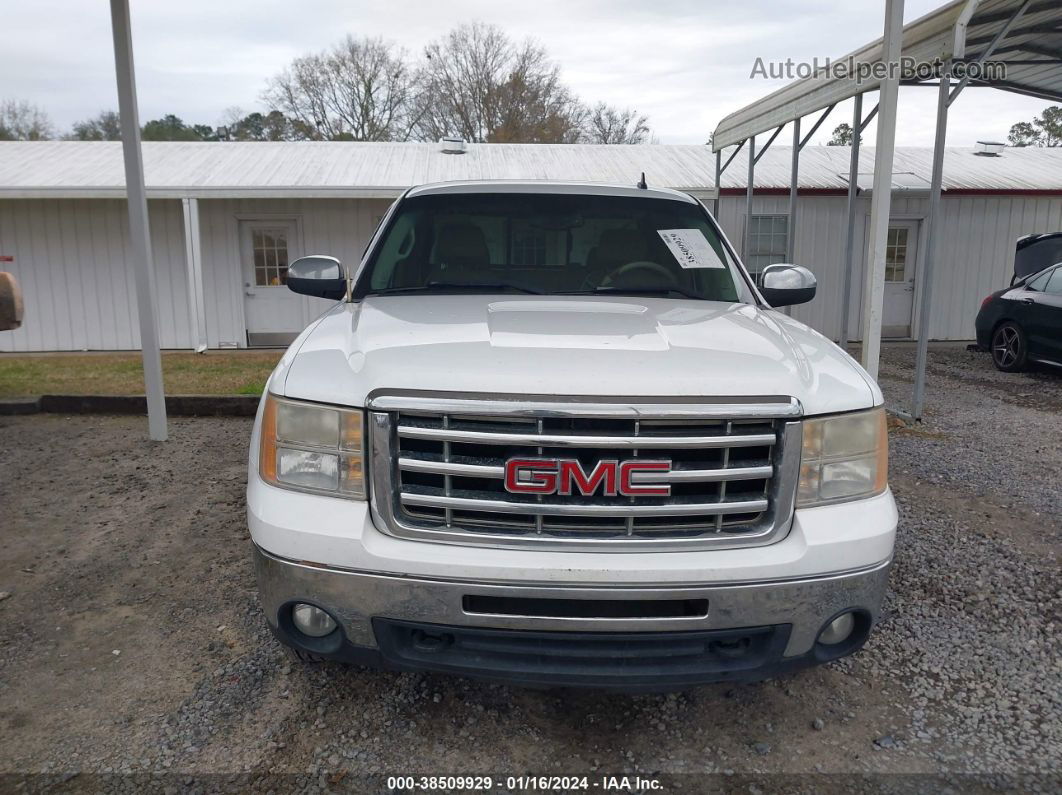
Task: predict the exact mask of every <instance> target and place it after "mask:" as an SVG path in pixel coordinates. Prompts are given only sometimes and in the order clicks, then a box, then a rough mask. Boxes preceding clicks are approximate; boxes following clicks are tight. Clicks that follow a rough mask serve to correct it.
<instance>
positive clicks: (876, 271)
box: [863, 0, 903, 378]
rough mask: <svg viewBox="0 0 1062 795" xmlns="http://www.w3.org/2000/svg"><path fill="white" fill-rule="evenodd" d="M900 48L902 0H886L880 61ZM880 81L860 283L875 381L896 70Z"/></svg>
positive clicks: (867, 360) (868, 362)
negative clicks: (867, 244) (866, 258)
mask: <svg viewBox="0 0 1062 795" xmlns="http://www.w3.org/2000/svg"><path fill="white" fill-rule="evenodd" d="M902 45H903V0H885V36H884V40H883V42H882V48H881V54H882V60H883V61H884V62H885V63H887V64H890V65H891V64H897V63H899V60H900V52H901V49H902ZM889 72H890V74H889V75H888V76H887V78H886V79H885V80H883V81H881V101H880V102H879V103H878V107H879V108H880V110H879V112H878V116H879V118H878V138H877V145H876V147H875V151H874V155H875V157H874V196H873V197H872V198H871V202H870V241H871V245H870V262H869V265H870V267H869V269H868V271H867V274H866V279H865V280H864V283H863V367H864V368H866V370H867V372H868V373H870V375H871V377H873V378H877V377H878V365H879V363H880V360H881V316H882V307H883V304H884V300H885V244H886V241H887V239H888V236H889V213H890V210H891V204H892V163H893V155H894V150H895V147H896V100H897V97H898V95H899V93H900V82H899V78H900V75H899V70H898V69H890V70H889Z"/></svg>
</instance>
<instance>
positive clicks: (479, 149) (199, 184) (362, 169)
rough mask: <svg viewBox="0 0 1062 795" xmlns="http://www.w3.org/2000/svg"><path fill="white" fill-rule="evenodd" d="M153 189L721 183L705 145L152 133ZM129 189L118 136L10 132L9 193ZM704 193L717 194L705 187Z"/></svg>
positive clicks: (0, 148) (3, 150) (287, 191)
mask: <svg viewBox="0 0 1062 795" xmlns="http://www.w3.org/2000/svg"><path fill="white" fill-rule="evenodd" d="M143 148H144V175H145V182H146V185H147V192H148V196H149V197H150V198H183V197H186V196H197V197H202V198H244V197H261V198H296V197H299V198H328V197H360V198H393V197H395V196H397V195H398V194H399V193H401V192H402V191H404V190H405V189H406V188H409V187H411V186H413V185H421V184H424V183H429V182H448V181H456V180H472V179H504V180H567V181H579V182H601V183H612V184H617V185H634V184H635V183H636V182H637V181H638V179H639V177H640V175H641V173H642V172H645V174H646V178H647V181H648V183H649V185H650V186H652V187H667V188H677V189H681V190H691V191H694V192H698V193H702V194H703V193H706V192H711V191H714V187H713V186H714V183H715V177H714V175H715V161H714V158H713V157H712V156H711V155H710V153H709V152H708V148H707V147H705V146H698V145H668V146H663V145H644V146H605V145H600V146H597V145H582V144H570V145H569V144H468V145H467V151H466V152H465V153H464V154H446V153H444V152H442V150H441V147H440V145H439V144H421V143H349V142H307V141H301V142H295V143H292V142H276V143H274V142H247V143H244V142H238V143H230V142H224V143H217V142H215V143H204V142H146V143H144V145H143ZM124 195H125V174H124V171H123V165H122V149H121V144H120V143H118V142H81V141H45V142H0V197H6V198H106V197H121V196H124ZM701 198H710V195H709V196H701Z"/></svg>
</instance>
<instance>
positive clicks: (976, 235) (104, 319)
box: [0, 196, 1062, 351]
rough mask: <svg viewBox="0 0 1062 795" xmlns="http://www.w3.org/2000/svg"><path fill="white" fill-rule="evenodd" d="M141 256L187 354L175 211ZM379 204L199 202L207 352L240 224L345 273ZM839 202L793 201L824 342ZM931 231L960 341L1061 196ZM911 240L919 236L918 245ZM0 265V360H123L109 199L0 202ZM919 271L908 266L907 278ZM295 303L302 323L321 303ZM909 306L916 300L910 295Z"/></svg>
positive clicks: (834, 330)
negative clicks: (274, 228) (333, 259)
mask: <svg viewBox="0 0 1062 795" xmlns="http://www.w3.org/2000/svg"><path fill="white" fill-rule="evenodd" d="M149 204H150V213H151V230H152V244H153V247H154V252H155V268H156V280H157V287H158V295H159V332H160V339H161V343H162V345H163V347H166V348H191V347H193V345H194V334H193V330H192V328H191V323H190V319H189V309H188V284H187V273H186V264H185V250H184V226H183V216H182V212H181V203H180V202H179V201H176V200H153V201H151V202H150V203H149ZM387 205H388V202H387V201H384V200H351V199H312V200H311V199H306V200H290V201H282V200H201V201H200V202H199V207H200V232H201V243H202V251H203V283H204V295H205V300H206V314H207V336H208V343H209V345H210V346H211V347H217V346H218V345H220V344H222V343H237V344H241V345H242V344H243V342H244V339H245V326H244V320H243V306H244V295H243V276H242V273H241V268H240V256H241V255H240V241H239V223H240V220H241V219H253V218H294V219H297V220H298V222H299V224H300V228H301V238H302V239H301V251H295V252H293V254H299V253H302V254H311V253H313V254H332V255H334V256H337V257H339V258H340V259H341V260H343V261H344V262H347V263H357V262H358V261H359V260H360V258H361V254H362V250H363V248H364V246H365V243H366V242H367V240H368V238H369V235H370V234H371V232H372V230H373V228H374V225H375V219H376V218H377V217H379V216H380V215H382V214H383V213H384V212H385V210H386V208H387ZM926 205H927V200H926V199H925V198H908V197H903V196H898V197H896V198H894V200H893V209H892V213H893V217H895V218H923V217H924V216H925V212H926ZM753 207H754V210H753V211H754V212H755V213H756V214H760V213H763V214H787V213H788V198H787V197H786V196H757V197H756V199H755V201H754V205H753ZM845 208H846V199H845V197H843V196H808V197H801V200H800V210H799V218H798V225H797V240H796V260H797V262H799V263H801V264H805V265H808V266H809V267H811V268H812V270H814V272H815V274H816V276H818V278H819V293H818V295H817V296H816V298H815V300H814V301H812V302H811V303H809V304H806V305H804V306H799V307H794V310H793V315H794V316H795V317H797V318H798V319H800V320H802V321H804V322H806V323H808V324H809V325H811V326H813V327H814V328H816V329H818V330H819V331H821V332H823V333H824V334H826V335H827V336H828V337H831V338H836V337H837V334H838V331H839V325H840V317H841V311H840V296H841V275H842V273H843V270H842V268H843V262H842V259H843V255H844V225H845ZM943 208H944V212H943V218H942V220H941V224H940V227H939V229H940V231H941V234H943V235H944V238H943V241H942V242H943V246H942V250H943V254H944V258H943V261H942V262H941V264H940V266H939V267H938V268H937V276H936V280H935V286H934V292H933V297H934V310H933V320H932V323H931V327H930V335H931V336H932V337H934V338H936V339H971V338H972V337H973V334H974V331H973V321H974V317H975V315H976V313H977V308H978V306H979V305H980V301H981V299H982V298H983V297H984V296H985V295H987V294H988V293H990V292H992V291H993V290H995V289H998V288H1000V287H1003V286H1006V285H1007V284H1008V283H1009V281H1010V272H1011V267H1012V262H1013V257H1014V241H1015V240H1016V239H1017V238H1018V237H1020V236H1021V235H1024V234H1029V233H1033V232H1049V231H1059V230H1062V196H1058V197H1051V196H988V197H980V196H952V197H947V196H946V197H945V198H944V201H943ZM869 210H870V203H869V200H866V199H864V200H861V203H860V213H859V216H858V219H857V223H856V233H857V235H856V248H857V251H859V252H861V253H860V255H859V256H860V264H861V265H862V258H863V254H862V252H863V251H864V231H865V226H866V218H867V215H868V213H869ZM744 212H745V200H744V197H739V196H724V197H723V199H722V201H721V209H720V216H721V218H720V221H721V223H722V225H723V228H724V229H725V230H726V232H727V234H728V235H729V236H730V238H731V241H732V242H733V243H734V245H735V246H736V247H737V248H738V249H739V250H740V248H741V240H742V236H743V232H744ZM923 239H924V238H923V237H922V236H920V240H923ZM0 255H10V256H13V257H14V258H15V259H14V262H13V263H0V268H4V269H8V270H12V271H13V272H14V273H15V275H16V277H17V278H18V279H19V281H20V282H21V284H22V286H23V291H24V294H25V299H26V320H25V324H24V325H23V327H22V328H21V329H19V330H17V331H13V332H3V333H0V350H8V351H41V350H82V349H89V350H122V349H135V348H137V347H138V345H139V333H138V326H137V320H136V296H135V290H134V287H133V278H132V265H131V262H130V252H129V246H128V232H127V216H126V210H125V204H124V202H122V201H115V200H13V199H12V200H0ZM920 265H921V261H919V266H920ZM861 292H862V266H861V267H860V268H859V269H858V270H857V272H856V273H855V274H853V280H852V301H851V306H850V318H851V322H850V328H849V335H850V337H852V338H857V337H858V336H859V331H860V314H861V306H860V299H861ZM292 300H295V301H301V302H302V307H303V308H302V315H303V320H304V322H306V323H309V322H310V321H311V320H312V319H313V318H314V317H316V316H317V314H319V313H320V311H321V310H322V308H323V307H324V306H326V303H325V302H322V301H319V300H317V299H310V298H301V297H296V296H294V295H293V296H292ZM916 300H917V297H916Z"/></svg>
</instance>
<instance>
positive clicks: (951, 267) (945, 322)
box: [719, 195, 1062, 340]
mask: <svg viewBox="0 0 1062 795" xmlns="http://www.w3.org/2000/svg"><path fill="white" fill-rule="evenodd" d="M928 204H929V201H928V199H926V198H921V197H919V198H916V197H903V196H896V197H894V198H893V200H892V217H893V218H894V219H905V220H908V219H915V220H922V221H923V223H922V224H921V227H920V234H919V247H920V251H919V259H918V262H917V265H916V267H921V266H922V262H923V259H924V254H925V252H924V243H925V237H924V235H925V224H924V219H925V215H926V213H927V212H928ZM942 207H943V212H942V217H941V219H939V224H938V226H937V230H938V232H939V234H941V235H942V236H943V237H942V239H941V254H942V259H941V262H940V263H939V264H938V266H937V268H936V269H935V271H934V280H933V314H932V318H931V322H930V328H929V334H930V336H931V337H932V338H933V339H956V340H963V339H973V338H974V325H973V324H974V318H975V317H976V315H977V310H978V308H979V307H980V305H981V299H983V298H984V297H985V296H986V295H988V294H989V293H991V292H993V291H995V290H998V289H1000V288H1002V287H1006V286H1007V285H1008V284H1010V277H1011V273H1012V268H1013V264H1014V243H1015V241H1016V240H1017V239H1018V238H1019V237H1021V236H1022V235H1027V234H1032V233H1035V232H1057V231H1062V195H1059V196H1057V197H1052V196H1042V195H1034V196H1029V195H1024V196H1023V195H1014V196H950V197H949V196H947V195H945V196H944V198H943V201H942ZM752 211H753V214H755V215H760V214H764V215H767V214H770V215H775V214H778V215H788V213H789V199H788V197H787V196H756V197H754V199H753V209H752ZM846 213H847V198H846V197H843V196H807V197H803V196H802V197H800V204H799V207H798V210H797V238H796V253H795V259H796V261H797V262H798V263H799V264H801V265H806V266H808V267H809V268H811V270H812V271H814V273H815V275H816V276H817V277H818V280H819V290H818V293H817V295H816V296H815V299H814V300H813V301H811V302H810V303H808V304H804V305H802V306H797V307H793V316H794V317H795V318H797V319H799V320H801V321H803V322H804V323H807V324H808V325H810V326H812V327H813V328H816V329H818V330H819V331H821V332H822V333H823V334H825V335H826V336H828V337H830V338H831V339H836V338H837V337H838V333H839V331H840V325H841V294H842V281H841V277H842V274H843V267H844V262H843V260H844V246H845V223H846ZM719 215H720V218H719V221H720V223H721V224H722V226H723V229H724V230H725V232H726V234H727V236H728V237H730V241H731V243H733V244H734V247H735V248H737V249H738V251H740V250H741V245H742V239H743V235H744V229H745V198H744V196H724V197H723V198H722V199H721V201H720V209H719ZM869 215H870V200H869V199H868V198H863V199H860V202H859V208H858V210H857V215H856V227H855V228H856V237H855V250H856V252H857V254H856V256H857V262H858V267H857V270H856V272H855V273H853V278H852V296H851V303H850V304H849V329H848V336H849V338H850V339H858V338H859V337H860V336H861V323H862V290H863V269H864V267H865V260H866V254H865V251H866V238H865V233H866V226H867V221H868V220H869ZM917 301H918V296H917V295H916V296H915V306H916V310H915V311H916V312H917Z"/></svg>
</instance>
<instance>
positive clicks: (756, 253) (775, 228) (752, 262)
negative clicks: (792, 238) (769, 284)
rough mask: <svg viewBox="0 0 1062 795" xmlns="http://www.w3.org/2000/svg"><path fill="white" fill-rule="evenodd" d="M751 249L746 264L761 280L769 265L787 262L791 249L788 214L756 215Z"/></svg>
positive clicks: (753, 220)
mask: <svg viewBox="0 0 1062 795" xmlns="http://www.w3.org/2000/svg"><path fill="white" fill-rule="evenodd" d="M750 223H751V228H750V230H749V231H750V235H749V251H748V256H746V257H745V265H746V267H748V269H749V272H750V273H752V275H753V276H754V277H755V278H756V279H757V281H758V280H759V277H760V273H762V272H763V269H764V268H766V267H767V266H768V265H774V264H775V263H778V262H785V260H786V252H787V251H788V249H789V216H788V215H754V216H752V219H751V221H750Z"/></svg>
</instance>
